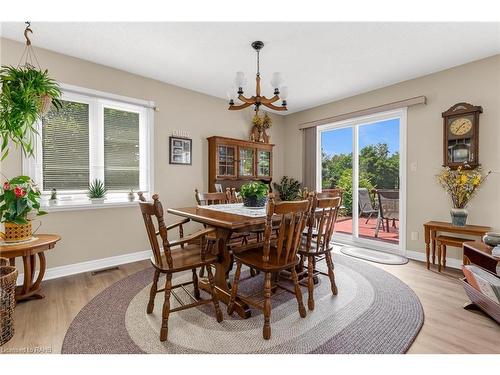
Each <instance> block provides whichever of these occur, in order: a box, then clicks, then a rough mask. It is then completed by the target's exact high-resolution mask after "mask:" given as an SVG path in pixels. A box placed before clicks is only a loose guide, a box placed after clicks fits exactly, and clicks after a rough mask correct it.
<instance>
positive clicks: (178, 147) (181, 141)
mask: <svg viewBox="0 0 500 375" xmlns="http://www.w3.org/2000/svg"><path fill="white" fill-rule="evenodd" d="M169 143H170V157H169V163H170V164H181V165H191V158H192V155H193V154H192V152H193V148H192V145H193V141H192V140H191V139H190V138H182V137H169Z"/></svg>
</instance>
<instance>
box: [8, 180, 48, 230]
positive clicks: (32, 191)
mask: <svg viewBox="0 0 500 375" xmlns="http://www.w3.org/2000/svg"><path fill="white" fill-rule="evenodd" d="M0 193H1V194H0V222H2V223H3V222H7V223H15V224H26V223H27V222H28V220H29V216H37V215H45V214H46V212H45V211H42V210H40V190H38V187H37V186H36V184H35V183H34V182H33V181H32V180H31V178H29V177H28V176H17V177H14V178H13V179H11V180H9V181H5V182H4V183H3V185H2V187H1V188H0Z"/></svg>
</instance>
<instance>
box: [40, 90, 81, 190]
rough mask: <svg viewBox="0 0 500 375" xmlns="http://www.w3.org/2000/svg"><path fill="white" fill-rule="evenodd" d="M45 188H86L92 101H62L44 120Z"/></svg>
mask: <svg viewBox="0 0 500 375" xmlns="http://www.w3.org/2000/svg"><path fill="white" fill-rule="evenodd" d="M42 154H43V164H42V166H43V188H44V190H52V189H53V188H55V189H57V190H84V189H87V187H88V184H89V172H90V166H89V105H88V104H86V103H78V102H73V101H66V100H63V101H62V108H61V109H60V110H59V111H55V110H54V109H52V110H51V111H50V112H49V113H48V114H47V115H46V116H45V117H44V118H43V120H42Z"/></svg>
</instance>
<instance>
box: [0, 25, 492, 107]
mask: <svg viewBox="0 0 500 375" xmlns="http://www.w3.org/2000/svg"><path fill="white" fill-rule="evenodd" d="M32 29H33V30H34V36H33V37H32V41H33V45H34V46H35V47H43V48H46V49H49V50H53V51H57V52H60V53H63V54H66V55H70V56H74V57H78V58H82V59H85V60H89V61H93V62H96V63H99V64H103V65H107V66H110V67H114V68H118V69H122V70H125V71H128V72H132V73H135V74H139V75H142V76H145V77H150V78H154V79H157V80H160V81H163V82H167V83H171V84H174V85H177V86H181V87H185V88H188V89H191V90H195V91H199V92H202V93H205V94H209V95H213V96H217V97H221V98H226V92H227V91H228V89H230V88H231V87H232V85H233V80H234V75H235V72H236V71H238V70H242V71H244V72H245V74H246V76H247V79H248V84H247V90H246V93H247V94H248V95H251V94H253V93H254V91H255V81H254V77H255V71H256V66H255V65H256V61H255V60H256V59H255V52H254V51H253V50H252V49H251V47H250V43H251V42H252V41H254V40H262V41H264V42H265V47H264V49H263V50H262V52H261V58H260V61H261V76H262V81H263V91H264V92H263V93H264V94H267V95H268V96H270V95H271V93H272V89H271V86H270V84H269V80H270V78H271V74H272V73H273V72H274V71H280V72H281V73H282V75H283V77H284V79H285V81H286V85H287V86H288V87H289V97H288V108H289V111H288V113H292V112H297V111H300V110H303V109H307V108H311V107H315V106H317V105H320V104H324V103H327V102H330V101H333V100H338V99H341V98H345V97H349V96H352V95H356V94H359V93H362V92H366V91H370V90H373V89H376V88H380V87H384V86H387V85H390V84H394V83H397V82H401V81H404V80H408V79H411V78H415V77H419V76H422V75H426V74H429V73H432V72H436V71H440V70H443V69H446V68H450V67H453V66H457V65H461V64H464V63H467V62H470V61H474V60H478V59H481V58H484V57H487V56H491V55H495V54H498V53H500V23H458V22H455V23H387V22H385V23H383V22H380V23H356V22H349V23H341V22H332V23H301V22H296V23H285V22H271V23H249V22H247V23H242V22H239V23H228V22H211V23H179V22H174V23H172V22H162V23H154V22H150V23H146V22H142V23H139V22H138V23H124V22H119V23H115V22H113V23H111V22H109V23H95V22H92V23H91V22H76V23H74V22H72V23H61V22H35V23H33V24H32ZM1 30H2V36H4V37H6V38H8V39H14V40H18V41H24V38H23V30H24V24H23V23H22V22H19V23H10V22H4V23H2V29H1ZM42 64H43V62H42Z"/></svg>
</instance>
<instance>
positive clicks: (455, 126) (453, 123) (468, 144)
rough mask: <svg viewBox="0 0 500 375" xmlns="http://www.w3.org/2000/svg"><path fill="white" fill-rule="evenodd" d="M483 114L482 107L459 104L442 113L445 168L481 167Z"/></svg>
mask: <svg viewBox="0 0 500 375" xmlns="http://www.w3.org/2000/svg"><path fill="white" fill-rule="evenodd" d="M482 112H483V108H482V107H480V106H474V105H471V104H469V103H458V104H455V105H454V106H452V107H451V108H450V109H448V110H447V111H446V112H443V113H442V116H443V166H444V167H450V168H452V169H456V168H458V167H459V166H464V165H469V166H470V167H471V168H475V167H477V166H478V165H479V114H480V113H482Z"/></svg>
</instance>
